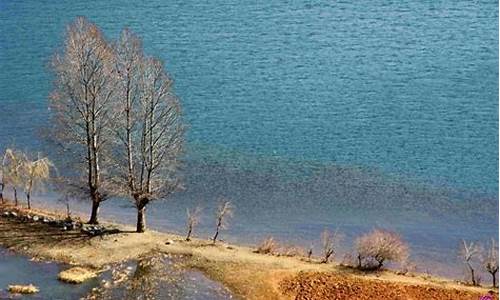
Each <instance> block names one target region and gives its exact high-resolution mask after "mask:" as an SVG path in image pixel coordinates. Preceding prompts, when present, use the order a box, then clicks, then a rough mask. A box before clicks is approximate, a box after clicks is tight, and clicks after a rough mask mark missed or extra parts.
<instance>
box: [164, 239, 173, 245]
mask: <svg viewBox="0 0 500 300" xmlns="http://www.w3.org/2000/svg"><path fill="white" fill-rule="evenodd" d="M173 244H174V241H173V240H168V241H166V242H165V245H173Z"/></svg>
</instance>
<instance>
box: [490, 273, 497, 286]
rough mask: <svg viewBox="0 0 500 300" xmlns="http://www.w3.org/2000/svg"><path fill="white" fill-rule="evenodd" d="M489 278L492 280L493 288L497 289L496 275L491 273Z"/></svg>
mask: <svg viewBox="0 0 500 300" xmlns="http://www.w3.org/2000/svg"><path fill="white" fill-rule="evenodd" d="M491 277H492V278H493V288H496V287H497V273H496V272H495V273H491Z"/></svg>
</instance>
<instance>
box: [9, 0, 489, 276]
mask: <svg viewBox="0 0 500 300" xmlns="http://www.w3.org/2000/svg"><path fill="white" fill-rule="evenodd" d="M77 15H85V16H87V17H89V18H90V19H91V20H92V21H94V22H96V23H97V24H98V25H99V26H101V27H102V29H103V30H104V32H105V33H106V34H107V35H108V36H109V37H110V38H114V37H115V36H116V35H117V33H118V31H119V30H120V29H121V28H122V27H124V26H128V27H130V28H131V29H132V30H135V31H136V32H137V33H138V34H140V35H141V36H142V37H143V39H144V45H145V48H146V51H148V52H149V53H151V54H154V55H158V56H160V57H161V58H163V59H165V60H166V63H167V68H168V70H169V72H170V73H171V74H172V76H173V77H174V79H175V89H176V93H177V95H178V96H179V97H180V99H181V101H182V103H183V106H184V112H185V118H186V120H187V122H188V123H189V125H190V126H189V132H188V151H187V158H186V160H187V161H188V163H187V166H186V167H185V175H184V177H185V187H186V190H185V191H184V192H182V193H178V194H176V195H174V196H173V197H172V199H171V200H170V201H169V202H166V203H158V204H157V205H155V206H154V209H153V208H150V209H149V212H148V216H149V221H150V224H151V225H152V226H153V227H155V228H159V229H163V230H175V231H178V232H182V230H183V226H184V222H185V220H184V218H185V209H186V207H191V206H193V205H196V204H197V203H200V204H202V205H203V206H204V207H205V217H204V220H203V223H202V225H200V232H199V233H200V234H201V235H202V236H208V235H209V234H210V233H211V232H210V231H211V230H212V227H213V221H212V220H211V217H210V216H211V215H212V214H213V209H214V207H215V205H216V202H217V201H218V200H217V199H218V198H219V197H222V196H224V197H227V198H229V199H231V200H232V201H233V202H234V203H235V206H236V208H237V209H236V213H235V218H234V220H233V221H232V222H231V227H230V228H229V230H228V231H227V232H224V233H223V237H224V238H227V239H229V240H232V241H242V242H245V243H253V242H257V241H258V240H260V239H262V238H263V237H265V236H266V235H274V236H277V237H278V238H280V239H284V240H287V241H290V242H296V243H300V244H303V245H309V244H311V243H317V238H318V237H319V234H320V232H321V230H323V228H324V227H328V228H332V229H333V228H336V227H339V228H340V229H341V230H343V231H344V232H345V233H346V235H347V237H346V248H348V247H349V245H350V243H351V242H352V239H353V238H354V236H355V235H357V234H359V233H360V232H363V231H366V230H368V229H369V228H371V227H372V226H383V227H388V228H392V229H395V230H398V231H400V232H401V233H402V234H403V235H404V236H405V237H406V238H407V239H408V241H409V242H410V244H411V246H412V249H413V254H414V256H415V258H417V259H420V260H421V261H423V262H425V263H426V264H427V265H428V266H430V268H431V269H432V271H433V272H436V273H441V274H447V275H453V276H459V273H460V272H461V266H460V265H459V264H457V261H456V255H455V253H456V248H457V245H458V242H459V241H460V239H461V238H466V239H471V240H482V241H484V240H486V239H488V238H490V237H492V236H498V200H497V199H498V190H497V187H498V27H497V25H498V2H497V1H468V0H467V1H453V0H445V1H439V2H436V1H393V2H387V1H369V2H363V3H358V2H349V1H343V2H338V1H337V2H331V1H316V2H314V3H312V2H308V1H288V2H281V1H267V2H265V3H264V2H262V3H250V2H248V3H242V2H239V1H210V2H196V3H194V2H193V3H186V2H185V1H169V2H168V3H166V2H164V1H159V0H158V1H156V0H155V1H148V2H147V3H142V4H137V3H136V2H135V1H120V0H112V1H34V0H33V1H1V2H0V150H1V149H3V148H5V147H7V146H8V145H10V144H12V143H15V144H17V145H18V146H19V147H20V148H23V149H28V150H32V151H38V150H40V149H41V147H42V145H40V143H39V141H38V140H37V138H36V136H37V134H36V132H37V130H38V128H39V127H40V126H44V125H47V108H46V107H47V96H48V94H49V91H50V84H51V78H50V75H49V73H48V72H47V68H46V63H47V62H48V60H49V58H50V55H51V53H52V52H53V51H54V49H55V48H56V47H57V46H58V45H60V44H61V40H62V36H63V30H64V26H65V24H66V23H67V22H69V21H71V20H72V19H73V18H74V17H75V16H77ZM45 152H47V153H49V154H50V153H51V152H52V151H51V150H50V148H49V149H47V150H46V151H45ZM49 198H50V197H49ZM46 202H47V203H49V204H51V205H58V204H57V203H52V201H51V200H47V201H46ZM77 205H78V204H74V206H75V207H76V206H77ZM120 205H121V206H124V207H123V208H121V209H119V210H116V209H115V207H116V206H112V202H110V203H107V204H105V205H103V213H104V216H106V217H110V218H116V219H117V220H120V221H123V222H129V223H133V222H134V221H133V219H134V217H135V214H134V211H133V209H132V208H130V207H125V206H127V204H126V202H122V204H120ZM81 210H82V211H87V210H88V208H87V206H86V205H81ZM450 253H452V254H450ZM436 266H439V268H436ZM425 268H427V267H425Z"/></svg>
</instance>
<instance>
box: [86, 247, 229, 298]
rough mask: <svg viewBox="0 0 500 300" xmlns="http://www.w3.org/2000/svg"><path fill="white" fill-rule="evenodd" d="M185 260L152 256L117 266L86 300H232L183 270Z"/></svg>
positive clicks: (196, 274) (219, 288)
mask: <svg viewBox="0 0 500 300" xmlns="http://www.w3.org/2000/svg"><path fill="white" fill-rule="evenodd" d="M182 260H183V257H182V256H170V255H165V254H160V253H153V254H148V255H145V256H143V257H141V258H139V259H138V260H137V261H133V262H127V263H123V264H121V265H119V266H115V267H114V268H113V269H112V270H111V271H110V272H107V273H106V274H104V275H103V276H102V277H103V281H102V284H101V287H100V288H99V289H98V290H95V291H93V292H92V294H90V295H89V296H88V297H87V298H86V299H87V300H90V299H130V300H132V299H176V300H177V299H179V300H181V299H191V300H211V299H214V300H216V299H231V298H232V296H231V294H230V293H229V291H228V290H227V289H226V288H224V287H223V286H222V285H221V284H219V283H217V282H214V281H211V280H209V279H208V278H206V277H205V276H203V274H201V273H200V272H198V271H194V270H185V269H182V268H181V267H180V266H179V265H178V264H179V263H181V262H182Z"/></svg>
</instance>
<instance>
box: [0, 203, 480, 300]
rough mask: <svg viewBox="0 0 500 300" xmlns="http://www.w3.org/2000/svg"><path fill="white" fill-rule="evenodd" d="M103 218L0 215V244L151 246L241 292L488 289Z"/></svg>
mask: <svg viewBox="0 0 500 300" xmlns="http://www.w3.org/2000/svg"><path fill="white" fill-rule="evenodd" d="M5 209H8V210H10V211H12V210H14V208H13V207H11V206H1V205H0V214H1V213H2V211H3V210H5ZM18 212H19V214H20V215H21V214H27V213H28V212H27V211H26V210H18ZM30 213H31V214H33V211H30ZM36 213H37V214H38V215H44V214H45V215H49V214H47V213H45V212H43V211H38V212H36ZM51 216H52V217H53V218H55V217H57V216H56V215H53V214H52V215H51ZM109 225H112V226H115V227H116V228H118V229H119V232H117V233H113V234H109V235H104V236H97V237H90V236H88V235H86V234H84V233H82V232H81V231H80V230H69V231H61V229H59V228H55V227H51V226H49V225H47V224H43V223H40V222H30V221H22V220H20V219H19V218H13V217H3V216H1V217H0V245H1V246H3V247H7V248H10V249H13V250H15V251H19V252H22V253H25V254H27V255H31V256H33V257H38V258H43V259H51V260H57V261H61V262H66V263H71V264H74V265H79V266H83V267H87V268H93V269H95V270H97V271H98V270H99V269H101V268H103V267H104V266H106V265H108V264H112V263H118V262H122V261H125V260H129V259H137V258H138V257H139V256H141V255H144V254H146V253H149V252H151V251H159V252H163V253H170V254H182V255H183V256H184V257H186V261H185V262H184V263H183V265H184V267H188V268H196V269H198V270H201V271H202V272H204V273H205V274H206V275H207V276H208V277H210V278H211V279H213V280H217V281H220V282H222V283H223V284H224V285H225V286H226V287H228V288H229V289H230V290H231V292H232V293H233V294H234V295H235V296H237V297H239V298H243V299H478V297H479V295H484V294H486V293H487V292H488V289H487V288H485V287H470V286H465V285H460V284H457V283H456V282H452V281H450V280H446V279H439V278H437V277H431V278H427V277H426V276H421V275H419V274H414V275H413V276H403V275H396V274H395V273H394V272H391V271H383V272H378V273H362V272H356V271H354V270H352V269H349V268H342V267H340V266H338V265H336V264H333V263H330V264H321V263H319V261H318V260H314V259H313V260H312V261H309V260H307V259H306V258H304V257H287V256H275V255H265V254H259V253H255V249H252V248H249V247H242V246H237V245H228V244H223V243H217V244H216V245H213V244H212V243H211V241H208V240H201V239H193V240H192V241H190V242H186V241H184V238H182V237H180V236H178V235H174V234H168V233H161V232H156V231H147V232H145V233H135V232H133V228H131V227H128V226H123V225H118V224H108V226H109ZM167 241H169V242H168V243H166V242H167ZM41 288H43V287H41Z"/></svg>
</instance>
